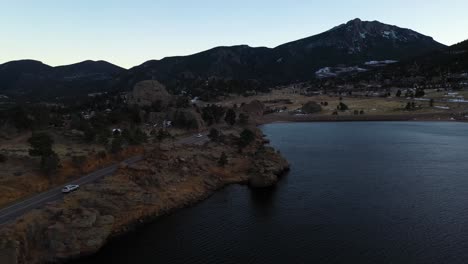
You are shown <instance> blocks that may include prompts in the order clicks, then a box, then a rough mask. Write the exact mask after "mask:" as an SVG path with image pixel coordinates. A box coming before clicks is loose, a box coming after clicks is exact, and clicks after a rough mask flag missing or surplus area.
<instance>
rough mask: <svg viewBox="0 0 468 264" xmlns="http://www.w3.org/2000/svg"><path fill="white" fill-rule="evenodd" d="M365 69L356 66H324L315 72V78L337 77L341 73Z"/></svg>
mask: <svg viewBox="0 0 468 264" xmlns="http://www.w3.org/2000/svg"><path fill="white" fill-rule="evenodd" d="M365 71H367V69H364V68H360V67H358V66H352V67H324V68H321V69H319V70H318V71H316V72H315V76H316V77H317V78H330V77H337V76H339V75H342V74H349V73H359V72H365Z"/></svg>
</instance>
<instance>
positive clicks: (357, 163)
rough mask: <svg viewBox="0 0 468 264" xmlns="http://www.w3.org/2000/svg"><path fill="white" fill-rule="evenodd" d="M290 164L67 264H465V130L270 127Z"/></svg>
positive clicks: (420, 125) (392, 125) (396, 125)
mask: <svg viewBox="0 0 468 264" xmlns="http://www.w3.org/2000/svg"><path fill="white" fill-rule="evenodd" d="M263 131H264V133H265V134H266V135H268V137H269V138H270V139H271V142H272V145H273V146H275V147H276V148H278V149H279V150H281V152H282V153H283V154H284V155H285V156H286V158H287V159H288V160H289V161H290V163H291V165H292V170H291V172H290V174H289V175H288V176H286V177H285V178H283V180H282V181H281V182H280V184H279V185H278V186H277V187H276V188H275V189H273V190H269V191H252V190H250V189H249V188H247V187H243V186H231V187H229V188H226V189H224V190H222V191H220V192H218V193H216V194H215V195H214V196H212V197H211V198H209V199H208V200H206V201H204V202H202V203H200V204H198V205H196V206H194V207H192V208H188V209H184V210H180V211H178V212H177V213H175V214H173V215H169V216H166V217H162V218H160V219H159V220H157V221H156V222H154V223H153V224H150V225H148V226H146V227H143V228H142V229H139V230H138V231H137V232H135V233H132V234H130V235H127V236H124V237H122V238H120V239H118V240H116V241H114V242H112V243H110V244H109V245H108V246H106V247H105V248H104V249H103V250H102V251H101V252H100V253H98V254H97V255H96V256H93V257H92V258H89V259H85V260H82V261H80V262H78V263H82V264H83V263H96V264H97V263H148V264H150V263H151V264H153V263H184V264H186V263H372V264H381V263H468V124H462V123H443V122H405V123H404V122H362V123H358V122H355V123H296V124H271V125H266V126H264V127H263Z"/></svg>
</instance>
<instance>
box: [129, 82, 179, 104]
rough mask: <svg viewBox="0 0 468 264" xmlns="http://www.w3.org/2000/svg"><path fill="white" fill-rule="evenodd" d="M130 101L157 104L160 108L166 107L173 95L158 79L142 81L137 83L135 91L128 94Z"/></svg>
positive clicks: (131, 102) (132, 102)
mask: <svg viewBox="0 0 468 264" xmlns="http://www.w3.org/2000/svg"><path fill="white" fill-rule="evenodd" d="M127 99H128V103H129V104H131V105H133V104H136V105H139V106H151V105H153V104H157V105H158V107H160V108H165V107H167V106H168V105H169V103H170V101H171V100H172V96H171V95H170V94H169V93H168V92H167V90H166V87H165V86H164V85H162V84H161V83H159V82H158V81H154V80H148V81H142V82H139V83H137V84H136V85H135V87H134V88H133V91H132V92H131V93H129V94H128V98H127Z"/></svg>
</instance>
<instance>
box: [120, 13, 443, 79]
mask: <svg viewBox="0 0 468 264" xmlns="http://www.w3.org/2000/svg"><path fill="white" fill-rule="evenodd" d="M444 48H445V46H444V45H443V44H440V43H438V42H436V41H435V40H434V39H433V38H431V37H428V36H425V35H422V34H420V33H417V32H415V31H412V30H410V29H404V28H399V27H397V26H391V25H386V24H383V23H380V22H378V21H372V22H369V21H361V20H360V19H354V20H352V21H349V22H348V23H346V24H342V25H340V26H337V27H335V28H333V29H331V30H328V31H326V32H323V33H321V34H318V35H315V36H312V37H308V38H304V39H300V40H297V41H293V42H290V43H286V44H283V45H280V46H278V47H276V48H273V49H270V48H252V47H249V46H245V45H243V46H233V47H218V48H214V49H211V50H207V51H204V52H201V53H197V54H194V55H190V56H183V57H168V58H164V59H162V60H152V61H148V62H145V63H143V64H142V65H140V66H137V67H134V68H132V69H130V70H129V71H128V72H127V73H126V76H124V77H123V80H125V83H134V82H136V81H139V80H142V79H148V78H154V79H158V80H160V81H162V82H171V81H173V80H178V79H196V78H210V77H211V78H213V77H215V78H221V79H256V80H261V81H264V82H268V83H281V82H291V81H298V80H308V79H311V78H313V76H314V73H315V72H316V71H317V70H318V69H320V68H323V67H327V66H337V65H340V64H345V65H350V66H352V65H356V64H363V63H365V62H368V61H375V60H389V59H391V60H401V59H405V58H408V57H411V56H415V55H419V54H424V53H426V52H429V51H434V50H440V49H444Z"/></svg>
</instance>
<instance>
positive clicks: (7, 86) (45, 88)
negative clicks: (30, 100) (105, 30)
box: [0, 60, 125, 97]
mask: <svg viewBox="0 0 468 264" xmlns="http://www.w3.org/2000/svg"><path fill="white" fill-rule="evenodd" d="M124 70H125V69H123V68H120V67H118V66H116V65H113V64H111V63H108V62H105V61H84V62H80V63H76V64H72V65H65V66H58V67H51V66H49V65H46V64H43V63H42V62H40V61H34V60H19V61H11V62H7V63H4V64H1V65H0V93H1V94H6V95H9V96H16V97H21V96H23V95H25V96H32V95H33V96H48V95H52V96H63V95H75V94H80V93H86V92H89V91H94V90H100V89H101V88H102V87H103V86H105V85H107V82H109V81H111V80H112V79H113V78H115V77H116V76H117V75H118V74H120V73H122V72H123V71H124Z"/></svg>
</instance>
